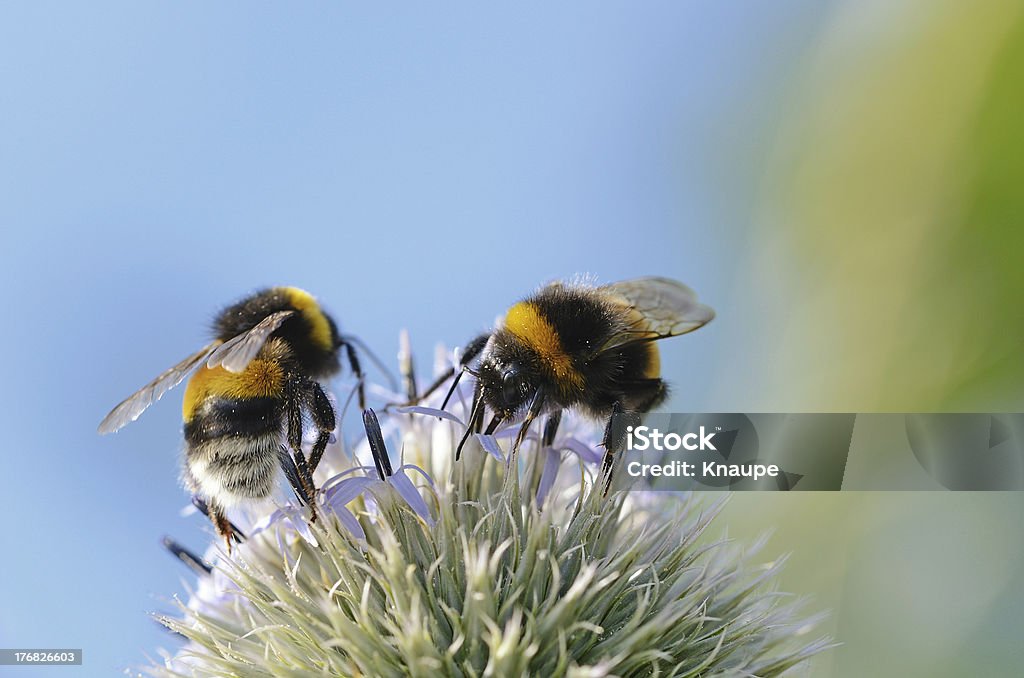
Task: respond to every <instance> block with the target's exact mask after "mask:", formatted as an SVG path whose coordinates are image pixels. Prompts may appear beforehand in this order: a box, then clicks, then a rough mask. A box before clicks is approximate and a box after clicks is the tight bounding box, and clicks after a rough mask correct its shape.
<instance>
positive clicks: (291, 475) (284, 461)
mask: <svg viewBox="0 0 1024 678" xmlns="http://www.w3.org/2000/svg"><path fill="white" fill-rule="evenodd" d="M280 463H281V470H282V471H284V477H285V478H287V479H288V484H289V485H291V486H292V489H293V490H295V496H296V497H298V498H299V501H300V502H302V503H303V504H306V505H309V504H310V503H311V501H310V499H309V495H308V494H306V488H305V486H304V485H303V484H302V480H301V479H300V478H299V469H297V468H296V467H295V461H294V460H293V459H292V455H290V454H288V450H287V449H286V448H284V447H282V448H281V454H280Z"/></svg>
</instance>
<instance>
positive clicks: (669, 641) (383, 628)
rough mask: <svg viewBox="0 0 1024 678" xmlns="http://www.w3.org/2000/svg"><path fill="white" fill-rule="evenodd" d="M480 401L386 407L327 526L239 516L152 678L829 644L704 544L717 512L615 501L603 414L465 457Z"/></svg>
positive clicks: (661, 660) (570, 665)
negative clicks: (604, 469) (604, 477)
mask: <svg viewBox="0 0 1024 678" xmlns="http://www.w3.org/2000/svg"><path fill="white" fill-rule="evenodd" d="M469 387H471V384H470V385H467V386H464V387H463V388H469ZM384 395H385V397H386V398H388V399H390V400H392V401H396V400H399V399H400V398H399V397H398V396H397V395H394V394H384ZM466 395H467V393H466V392H465V391H459V392H457V394H456V398H455V403H454V405H453V406H451V407H449V408H448V411H447V412H442V411H440V410H438V409H434V408H436V406H437V404H438V403H437V402H436V401H427V402H426V403H424V404H423V405H422V406H420V407H415V408H397V409H395V408H392V409H390V410H388V411H387V412H382V413H381V417H380V422H381V425H380V431H381V435H380V436H379V437H378V435H377V427H376V423H375V422H376V421H377V418H376V416H371V415H369V414H367V415H366V416H365V421H366V423H367V431H368V436H367V437H364V438H362V439H361V440H360V441H359V442H358V444H356V445H355V446H353V448H352V451H351V454H346V453H345V451H344V450H343V449H342V446H341V444H340V443H339V444H337V445H336V446H335V447H334V448H333V449H332V450H331V451H330V452H329V454H328V455H327V456H326V457H325V461H324V462H323V464H322V470H320V471H318V485H319V486H320V487H321V489H320V491H319V494H318V497H317V501H318V503H319V505H320V509H321V510H320V511H319V515H320V516H321V517H320V518H319V519H318V520H317V521H316V522H314V523H310V522H309V521H308V515H309V514H308V511H307V510H305V509H304V508H302V507H299V506H295V505H291V504H285V505H282V506H280V507H278V508H277V509H276V510H274V511H272V512H268V513H266V514H264V515H262V516H254V517H252V518H251V519H250V520H244V518H245V517H244V516H239V517H237V518H236V519H237V520H239V522H240V524H242V527H241V530H242V531H243V532H245V533H246V536H247V538H246V539H245V541H244V543H242V544H241V545H239V546H238V547H237V548H235V549H234V551H233V553H232V555H231V556H230V557H229V556H227V555H226V554H225V553H224V551H223V549H222V548H221V547H220V546H218V545H214V546H212V547H211V549H210V550H209V551H208V552H207V554H206V557H205V560H204V559H200V558H198V557H196V556H193V555H191V554H188V553H187V552H182V551H181V550H179V551H178V555H179V557H182V559H183V560H185V561H186V562H192V564H193V566H194V569H196V571H197V572H199V574H200V576H199V581H198V585H197V586H196V587H195V590H194V592H193V593H192V594H191V598H190V599H189V600H188V602H184V603H181V604H180V611H179V614H178V615H177V616H173V617H161V621H162V622H163V623H164V624H165V625H166V626H167V627H168V628H170V629H171V630H173V631H175V632H177V633H179V634H181V635H182V636H184V637H185V638H187V639H188V642H187V644H185V645H184V646H183V647H182V648H181V649H180V650H178V651H177V653H175V654H173V655H167V656H165V658H164V663H163V665H160V666H154V667H151V668H150V669H149V670H148V671H149V673H152V674H155V675H160V676H254V677H255V676H312V675H345V676H360V675H367V676H401V675H427V676H431V677H436V676H480V675H482V676H525V675H542V676H562V675H569V676H647V675H664V676H776V675H780V674H783V673H785V672H787V671H789V670H790V669H793V668H794V667H798V666H801V665H806V660H807V659H808V658H809V657H811V656H812V655H814V654H815V653H817V652H819V651H820V650H821V649H823V648H824V647H826V646H827V641H826V640H825V639H809V638H807V634H808V632H809V630H810V628H811V626H812V621H811V620H809V619H806V618H802V617H800V616H799V614H798V611H797V609H796V607H797V604H796V602H794V601H791V600H790V601H787V600H786V598H785V597H784V596H782V595H781V594H779V593H778V592H776V591H775V590H774V588H773V582H774V579H775V575H776V573H777V571H778V568H779V563H778V562H776V563H772V564H767V565H763V564H762V565H756V564H753V563H752V558H753V557H754V553H755V552H756V550H757V545H753V546H752V547H751V548H747V549H743V548H741V547H739V546H737V545H735V544H732V543H729V542H727V541H724V540H721V541H714V540H712V539H710V538H709V537H708V536H707V535H705V534H704V533H705V531H706V530H707V528H708V526H709V524H710V523H711V522H712V520H713V519H714V517H715V515H716V512H717V507H716V506H714V505H708V504H706V503H705V502H703V501H699V500H695V499H693V498H692V497H688V496H681V495H674V494H669V493H658V494H653V493H640V492H613V493H611V494H610V495H609V496H604V492H603V491H602V483H601V482H600V481H599V480H597V475H598V473H599V471H598V469H599V468H600V464H599V461H600V459H601V455H600V454H599V452H598V448H597V446H596V441H597V439H598V437H599V434H600V430H599V427H598V426H597V425H595V424H593V423H591V422H587V421H584V420H581V419H579V418H577V417H575V416H574V415H572V414H571V413H570V414H568V415H567V416H565V417H564V418H563V419H562V422H561V425H560V427H559V430H558V434H557V435H556V436H555V439H554V443H553V444H552V445H551V446H547V447H545V446H542V445H541V441H540V437H539V436H538V435H535V434H531V435H530V436H529V437H528V438H527V441H526V443H525V444H524V446H523V447H522V448H521V449H520V450H519V453H518V455H517V458H516V459H514V460H510V459H508V449H509V440H510V437H511V434H513V433H514V430H507V431H499V432H497V434H496V435H495V436H493V437H482V436H477V437H474V438H471V440H470V443H469V444H468V445H467V446H466V448H465V449H464V450H463V454H462V457H461V459H460V461H458V462H457V463H453V459H454V449H455V445H456V444H457V442H458V440H459V438H460V437H461V435H462V433H463V431H464V430H465V425H464V424H463V419H464V418H465V415H466V402H465V401H466ZM341 438H342V436H339V440H340V439H341ZM385 441H388V442H389V443H390V445H389V447H391V449H392V451H393V452H399V451H400V452H399V454H398V457H399V459H400V460H401V464H400V465H399V467H398V468H397V469H395V468H392V466H391V464H390V460H389V459H388V458H387V455H386V454H384V453H383V452H382V450H381V449H380V448H381V447H382V446H383V445H384V444H385ZM371 458H372V460H373V463H372V464H371V463H369V460H370V459H371ZM360 460H362V461H360ZM175 548H177V547H176V546H175Z"/></svg>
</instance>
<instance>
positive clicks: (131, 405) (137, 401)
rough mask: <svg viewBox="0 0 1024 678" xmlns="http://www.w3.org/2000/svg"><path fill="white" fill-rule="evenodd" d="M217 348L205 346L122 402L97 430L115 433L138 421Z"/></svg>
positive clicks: (215, 343) (211, 345)
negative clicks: (140, 416) (150, 407)
mask: <svg viewBox="0 0 1024 678" xmlns="http://www.w3.org/2000/svg"><path fill="white" fill-rule="evenodd" d="M217 346H218V343H217V342H214V343H212V344H210V345H208V346H204V347H203V348H201V349H200V350H199V351H197V352H196V353H193V354H192V355H190V356H189V357H187V358H185V359H184V360H182V361H181V362H180V363H178V364H177V365H175V366H174V367H172V368H170V369H169V370H167V371H166V372H164V373H163V374H161V375H160V376H159V377H157V378H156V379H154V380H153V381H151V382H149V383H148V384H146V385H145V386H143V387H142V388H140V389H139V390H138V391H136V392H135V393H133V394H131V395H130V396H128V397H127V398H125V399H124V400H122V401H121V404H120V405H118V406H117V407H115V408H114V409H112V410H111V411H110V414H108V415H107V416H106V417H104V419H103V421H101V422H100V425H99V428H98V429H97V430H98V431H99V432H100V433H113V432H114V431H116V430H118V429H119V428H121V427H123V426H124V425H125V424H128V423H130V422H133V421H135V420H136V419H138V418H139V415H140V414H142V413H143V412H145V411H146V409H147V408H148V407H149V406H150V405H152V404H153V403H155V402H156V401H158V400H160V398H161V397H162V396H163V394H165V393H167V392H168V391H170V390H171V389H172V388H174V387H175V386H177V385H178V384H180V383H181V382H182V380H184V379H185V377H187V376H188V375H189V374H190V373H191V372H192V370H194V369H196V368H197V367H198V366H199V365H200V364H202V362H203V360H205V359H206V357H207V356H208V355H210V354H211V353H213V351H214V349H216V348H217Z"/></svg>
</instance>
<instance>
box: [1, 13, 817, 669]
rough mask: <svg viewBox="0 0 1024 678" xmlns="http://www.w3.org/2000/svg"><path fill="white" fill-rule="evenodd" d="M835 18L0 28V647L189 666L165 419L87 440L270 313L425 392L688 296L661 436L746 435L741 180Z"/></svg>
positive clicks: (526, 18)
mask: <svg viewBox="0 0 1024 678" xmlns="http://www.w3.org/2000/svg"><path fill="white" fill-rule="evenodd" d="M827 11H828V10H827V5H826V3H819V2H811V1H806V2H789V3H785V6H783V5H780V4H778V3H771V2H758V3H716V2H710V1H708V2H690V3H678V2H652V3H644V4H643V5H637V4H635V3H616V4H607V5H604V6H602V7H596V6H593V5H590V4H583V3H574V4H572V5H569V6H551V5H550V4H537V5H536V6H532V7H529V6H527V5H523V4H521V3H520V4H517V6H516V8H515V9H494V8H483V7H480V6H477V5H474V4H470V3H458V4H454V5H447V6H444V7H438V6H432V7H429V8H428V7H425V6H415V7H406V8H402V9H401V10H399V9H397V8H384V7H372V8H371V7H368V6H358V7H356V6H344V7H343V6H340V5H336V4H332V5H328V4H326V3H314V4H311V5H303V6H302V7H301V8H299V7H298V6H295V5H289V6H284V5H271V4H268V3H258V4H253V3H244V4H243V3H216V4H209V3H198V2H181V3H129V2H123V3H88V4H83V5H77V6H76V5H70V4H66V3H62V4H57V3H47V2H35V3H22V4H21V5H20V6H18V7H13V6H11V5H5V6H4V8H3V9H0V121H2V123H0V157H2V158H3V162H2V163H0V251H2V252H3V254H2V257H3V262H2V266H0V276H2V281H3V289H4V290H5V291H6V299H5V303H4V307H3V310H4V313H5V315H6V318H7V320H6V322H5V323H4V327H5V329H4V332H3V333H2V334H0V350H2V354H3V356H4V366H3V368H2V375H3V381H4V387H3V389H0V413H2V414H0V416H2V417H3V420H2V423H3V428H4V430H5V431H6V432H7V439H6V441H5V442H4V444H3V446H2V452H0V454H2V461H3V466H4V469H5V472H4V473H3V474H2V476H0V492H2V497H3V500H2V501H3V510H2V511H0V534H2V535H3V546H0V549H2V551H0V554H2V557H3V566H2V568H0V569H2V571H3V575H2V576H0V646H3V647H81V648H84V650H85V657H86V665H87V666H86V668H85V669H84V671H85V672H86V673H87V674H89V675H107V674H109V673H111V672H112V671H115V670H119V669H121V668H123V667H127V666H134V665H138V664H141V663H144V662H145V653H146V652H149V653H152V652H153V650H154V649H155V648H157V647H160V646H164V647H173V646H174V644H175V641H174V640H173V639H172V638H171V637H170V636H168V635H166V633H164V632H163V631H162V630H161V629H160V628H159V627H158V626H157V625H156V624H155V623H154V622H152V621H150V619H149V618H147V613H149V612H152V611H167V610H170V609H171V605H170V604H169V603H168V602H167V600H166V599H167V597H169V596H170V595H172V594H174V593H176V592H178V593H180V592H183V591H184V587H183V585H182V582H183V581H185V580H188V579H190V578H191V577H190V575H189V573H188V572H187V571H186V570H185V569H184V568H182V567H181V566H180V565H179V564H177V563H175V562H174V561H173V560H172V559H171V557H170V556H168V555H167V554H166V553H165V552H164V551H163V550H162V548H161V547H160V545H159V540H160V537H161V535H163V534H165V533H166V534H171V535H173V536H175V537H177V538H178V539H180V540H181V541H183V542H184V543H186V544H188V545H190V546H192V547H193V548H196V549H201V548H202V546H203V544H205V542H206V540H207V535H208V528H207V526H206V524H205V523H204V521H203V519H202V518H201V517H199V516H193V517H191V518H182V517H180V516H179V515H178V512H179V509H180V508H181V507H182V506H183V505H184V504H185V503H186V502H187V497H186V495H185V493H184V492H183V490H182V489H181V488H180V486H179V485H178V482H177V476H178V472H179V448H180V444H181V443H180V409H179V403H180V393H178V392H176V393H172V394H171V395H170V396H168V397H167V398H166V399H165V402H161V403H159V405H158V406H157V407H154V408H153V409H152V410H151V411H150V412H148V413H147V414H146V416H145V417H143V418H142V419H141V420H139V421H138V422H137V423H135V424H133V425H132V426H129V427H128V428H126V429H125V430H124V431H122V432H120V433H119V434H117V435H116V436H110V437H103V438H101V437H99V436H97V435H96V434H95V427H96V424H97V423H98V422H99V420H100V419H101V418H102V416H103V415H104V414H105V413H106V411H107V410H108V409H109V408H110V407H111V406H112V405H114V404H115V403H117V402H118V401H119V400H120V399H121V398H123V397H124V396H126V395H127V394H128V393H130V392H131V391H132V390H134V389H135V388H137V387H138V386H140V385H142V384H143V383H144V382H145V381H147V380H148V379H149V378H151V377H152V376H154V375H156V374H157V373H158V372H160V371H162V370H163V369H164V368H166V367H168V366H169V365H171V364H172V363H174V362H176V361H177V360H178V359H180V358H182V357H184V356H185V355H187V354H188V353H190V352H191V351H192V350H194V349H195V348H197V347H198V346H200V345H202V344H203V343H205V341H206V340H207V335H206V333H205V330H206V327H207V324H208V322H209V320H210V318H211V317H212V315H213V314H214V313H215V312H216V310H217V309H218V307H220V306H221V305H223V304H225V303H227V302H230V301H233V300H235V299H237V298H238V297H240V296H243V295H244V294H245V293H247V292H249V291H251V290H252V289H254V288H257V287H260V286H264V285H269V284H293V285H299V286H302V287H305V288H307V289H309V290H310V291H312V292H313V293H314V294H316V295H317V296H318V297H320V299H321V300H322V301H323V303H324V304H325V305H326V306H327V307H328V308H329V309H330V310H331V311H332V312H334V314H335V315H336V317H337V318H338V319H339V322H340V324H341V326H342V328H343V329H344V330H346V331H349V332H352V333H354V334H357V335H358V336H360V337H361V338H362V339H363V340H364V341H366V342H367V343H368V344H370V345H371V346H372V347H374V349H375V350H376V352H377V353H378V354H380V355H382V356H384V357H386V358H390V357H391V356H393V355H394V352H395V350H396V348H397V336H398V332H399V329H400V328H402V327H407V328H409V330H410V331H411V333H412V337H413V342H414V346H415V349H416V352H417V357H418V359H419V362H420V364H421V365H429V364H430V361H431V357H432V351H433V346H434V343H435V342H437V341H445V342H448V343H451V344H457V343H459V342H462V341H464V340H465V339H466V338H468V337H469V336H471V335H472V334H474V333H475V332H477V331H479V330H481V329H484V328H485V327H487V326H488V325H489V324H490V323H491V322H492V320H493V319H494V317H495V316H496V315H498V314H499V313H500V312H501V311H502V310H503V309H504V308H505V307H507V305H508V304H509V303H510V302H512V301H514V300H515V299H516V298H518V297H520V296H522V295H523V294H525V293H527V292H528V291H530V290H531V289H532V288H534V287H535V286H537V285H538V284H539V283H541V282H544V281H546V280H549V279H552V278H557V277H565V276H571V275H574V274H577V273H592V274H595V275H597V276H599V278H600V279H601V280H604V281H608V282H610V281H614V280H618V279H622V278H627V277H631V276H637V275H644V274H661V275H668V276H673V277H676V278H679V279H681V280H683V281H685V282H687V283H688V284H690V285H691V286H692V287H694V288H695V289H697V290H698V291H699V293H700V294H701V296H702V298H703V299H704V300H706V301H707V302H708V303H710V304H712V305H713V306H715V307H716V308H717V309H718V310H719V319H718V320H716V322H715V323H713V324H712V325H711V326H709V327H708V328H706V329H704V330H702V331H701V332H698V333H696V334H694V335H692V336H690V337H687V338H684V339H680V340H676V341H674V342H668V343H666V344H665V345H664V363H665V372H666V374H667V376H668V377H669V378H670V379H672V380H673V382H674V383H675V385H676V396H675V399H674V401H673V402H672V403H671V405H672V406H674V407H676V408H677V409H680V410H698V411H699V410H702V409H703V410H711V411H714V410H715V409H723V410H729V409H733V408H735V405H733V404H732V403H731V402H730V400H729V398H728V396H729V392H728V391H723V390H722V389H717V390H716V391H713V388H712V386H713V381H714V379H715V375H716V374H717V373H719V372H720V370H721V369H722V367H723V365H724V364H725V363H726V362H728V359H729V357H728V356H727V355H726V353H725V351H723V350H721V348H720V347H721V345H722V344H723V343H724V342H726V341H731V342H736V341H741V342H742V341H743V340H744V337H746V336H748V334H749V333H750V331H751V330H750V328H749V327H747V326H746V325H745V324H744V321H743V318H742V316H741V315H739V314H737V313H730V308H732V307H734V306H735V305H736V300H737V297H738V295H739V292H738V290H737V289H736V287H735V286H736V282H737V279H738V272H737V271H736V266H737V262H739V261H742V260H743V256H742V254H743V252H744V247H745V246H746V240H745V237H744V235H745V233H746V228H747V225H748V224H747V219H748V217H749V210H750V209H751V205H752V203H753V201H754V198H755V186H756V178H757V169H758V168H757V160H758V158H759V155H760V153H761V150H762V149H763V148H765V147H766V145H767V144H768V143H769V140H770V137H771V130H772V129H773V127H774V124H775V122H776V119H777V117H778V116H779V115H781V108H780V107H779V106H780V104H779V102H780V95H781V93H784V92H785V91H786V89H787V87H789V86H790V84H791V81H792V79H793V78H796V77H798V76H799V74H800V73H801V72H802V69H803V68H804V64H803V63H802V62H801V57H802V55H803V54H804V51H805V48H806V46H807V45H808V43H809V42H810V41H811V40H812V38H813V35H814V31H815V29H816V28H817V27H818V25H819V24H820V23H821V22H822V21H823V19H824V17H825V13H826V12H827ZM741 389H742V384H737V391H739V390H741ZM716 394H717V395H716Z"/></svg>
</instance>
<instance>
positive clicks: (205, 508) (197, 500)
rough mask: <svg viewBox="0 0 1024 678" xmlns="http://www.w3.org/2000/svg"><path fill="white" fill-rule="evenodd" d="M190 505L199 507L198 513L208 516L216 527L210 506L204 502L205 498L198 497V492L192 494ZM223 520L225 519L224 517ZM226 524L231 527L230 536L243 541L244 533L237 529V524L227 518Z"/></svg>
mask: <svg viewBox="0 0 1024 678" xmlns="http://www.w3.org/2000/svg"><path fill="white" fill-rule="evenodd" d="M192 505H193V506H195V507H196V508H197V509H199V512H200V513H202V514H203V515H204V516H206V517H207V518H209V519H210V522H212V523H214V526H215V527H216V521H215V520H214V517H213V515H212V514H211V513H210V506H209V505H208V504H207V503H206V500H205V499H203V498H202V497H200V496H199V495H198V494H193V495H192ZM221 515H223V511H222V512H221ZM225 520H227V519H226V518H225ZM228 526H229V527H230V528H231V536H232V537H234V539H235V541H237V542H238V543H239V544H241V543H242V542H243V541H245V534H243V533H242V531H241V530H240V529H238V526H237V525H235V524H234V523H233V522H231V521H230V520H228ZM218 532H219V531H218Z"/></svg>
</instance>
